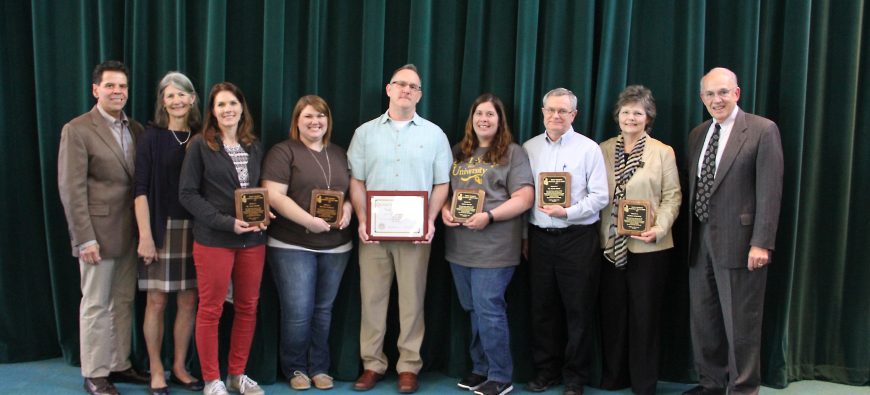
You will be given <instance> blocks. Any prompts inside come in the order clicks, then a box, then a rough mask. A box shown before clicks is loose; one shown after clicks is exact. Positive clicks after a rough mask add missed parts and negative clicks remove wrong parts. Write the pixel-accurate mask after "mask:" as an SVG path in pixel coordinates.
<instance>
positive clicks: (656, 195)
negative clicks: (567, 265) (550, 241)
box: [599, 136, 683, 253]
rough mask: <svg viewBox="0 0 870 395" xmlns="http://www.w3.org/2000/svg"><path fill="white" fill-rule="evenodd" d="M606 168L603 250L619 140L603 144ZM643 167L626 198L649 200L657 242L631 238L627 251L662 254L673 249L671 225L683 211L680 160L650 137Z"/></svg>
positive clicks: (664, 145)
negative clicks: (678, 171)
mask: <svg viewBox="0 0 870 395" xmlns="http://www.w3.org/2000/svg"><path fill="white" fill-rule="evenodd" d="M601 152H602V153H603V154H604V165H605V166H606V168H607V187H608V191H609V193H610V195H609V196H610V200H608V204H607V206H606V207H604V209H603V210H601V226H600V228H599V231H600V236H601V237H600V239H601V248H608V247H610V246H608V244H609V243H608V231H609V229H610V223H611V222H612V221H611V218H610V212H611V210H613V190H614V189H615V188H616V181H615V180H614V178H613V177H614V174H613V163H614V160H613V155H614V153H615V152H616V137H614V138H611V139H609V140H607V141H605V142H603V143H601ZM641 161H642V162H643V167H640V168H638V169H637V170H636V171H635V172H634V175H633V176H632V177H631V179H629V180H628V184H626V186H625V198H626V199H642V200H649V201H650V203H651V204H652V208H653V213H654V214H655V224H654V225H653V227H652V230H654V231H655V232H656V241H655V243H644V242H643V241H640V240H635V239H629V240H628V250H629V251H631V252H633V253H644V252H652V251H661V250H664V249H668V248H672V247H673V246H674V239H673V235H672V234H671V226H672V225H673V224H674V220H676V219H677V215H678V214H679V212H680V202H681V201H682V199H683V196H682V193H681V192H680V177H679V174H678V173H677V159H676V156H675V155H674V150H673V149H672V148H671V147H670V146H668V145H666V144H664V143H662V142H661V141H658V140H656V139H654V138H652V137H651V136H647V139H646V147H644V152H643V158H642V159H641Z"/></svg>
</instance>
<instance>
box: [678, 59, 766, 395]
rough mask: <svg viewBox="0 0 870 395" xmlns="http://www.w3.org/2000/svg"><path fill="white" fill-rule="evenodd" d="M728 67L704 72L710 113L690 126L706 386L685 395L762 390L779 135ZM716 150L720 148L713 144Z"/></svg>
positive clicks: (693, 236)
mask: <svg viewBox="0 0 870 395" xmlns="http://www.w3.org/2000/svg"><path fill="white" fill-rule="evenodd" d="M739 99H740V87H739V86H738V85H737V76H736V75H735V74H734V73H733V72H732V71H731V70H728V69H724V68H715V69H713V70H711V71H710V72H709V73H708V74H707V75H705V76H704V78H702V79H701V100H702V101H703V102H704V105H705V106H706V107H707V111H708V112H709V113H710V115H711V116H712V117H713V119H711V120H708V121H706V122H704V123H702V124H700V125H698V126H697V127H696V128H695V129H693V130H692V132H691V133H690V134H689V154H688V158H689V163H688V165H689V166H688V167H689V212H690V213H691V214H690V215H689V217H690V219H689V254H690V256H689V264H690V267H689V293H690V299H691V304H690V306H691V308H690V316H691V333H692V346H693V347H692V348H693V352H694V358H695V368H696V369H697V371H698V376H699V377H700V383H699V384H700V385H699V386H697V387H695V388H693V389H691V390H689V391H687V392H686V394H691V395H698V394H723V395H724V394H725V392H726V387H727V390H728V393H730V394H757V393H758V388H759V386H760V385H761V359H760V354H761V322H762V313H763V307H764V289H765V286H766V284H767V265H768V264H769V263H770V262H771V254H772V252H773V248H774V242H775V240H776V228H777V224H778V221H779V208H780V199H781V197H782V173H783V159H782V143H781V141H780V136H779V128H777V126H776V124H775V123H773V122H772V121H770V120H768V119H765V118H762V117H760V116H757V115H753V114H748V113H745V112H743V110H741V109H740V107H738V106H737V100H739ZM713 148H715V149H713Z"/></svg>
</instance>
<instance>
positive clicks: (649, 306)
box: [599, 250, 670, 394]
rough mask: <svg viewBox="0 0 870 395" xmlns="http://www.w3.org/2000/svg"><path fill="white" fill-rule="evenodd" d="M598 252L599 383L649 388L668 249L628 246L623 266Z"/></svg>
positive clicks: (653, 381) (611, 386) (653, 388)
mask: <svg viewBox="0 0 870 395" xmlns="http://www.w3.org/2000/svg"><path fill="white" fill-rule="evenodd" d="M600 257H601V285H600V288H601V292H600V295H601V298H600V302H599V306H600V308H601V310H600V315H599V317H600V318H599V322H600V323H601V351H602V372H601V388H604V389H609V390H616V389H622V388H626V387H628V386H631V389H632V391H633V392H634V393H636V394H654V393H655V392H656V381H658V374H659V349H660V348H659V345H660V341H659V333H660V318H661V306H662V295H663V294H664V289H665V283H666V282H667V276H668V262H669V259H670V250H664V251H655V252H647V253H642V254H634V253H631V252H629V253H628V264H626V266H625V269H617V268H616V267H614V266H613V263H611V262H610V261H608V260H607V259H605V258H604V255H603V254H601V255H600Z"/></svg>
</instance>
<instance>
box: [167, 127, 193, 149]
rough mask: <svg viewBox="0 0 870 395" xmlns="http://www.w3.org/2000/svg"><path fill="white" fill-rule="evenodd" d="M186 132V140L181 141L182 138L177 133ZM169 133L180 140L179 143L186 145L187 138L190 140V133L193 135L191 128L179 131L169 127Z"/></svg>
mask: <svg viewBox="0 0 870 395" xmlns="http://www.w3.org/2000/svg"><path fill="white" fill-rule="evenodd" d="M184 132H187V137H186V138H185V139H184V141H181V139H180V138H178V136H177V135H176V133H184ZM169 133H171V134H172V137H175V141H177V142H178V145H184V143H186V142H187V140H190V135H191V133H190V131H189V130H178V131H176V130H171V129H169Z"/></svg>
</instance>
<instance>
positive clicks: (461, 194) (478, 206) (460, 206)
mask: <svg viewBox="0 0 870 395" xmlns="http://www.w3.org/2000/svg"><path fill="white" fill-rule="evenodd" d="M484 196H486V191H484V190H482V189H457V190H455V191H453V199H452V200H451V201H450V214H451V215H453V221H454V222H459V223H462V222H465V221H468V219H469V218H471V216H472V215H474V214H477V213H479V212H482V211H483V203H484V200H483V198H484Z"/></svg>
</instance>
